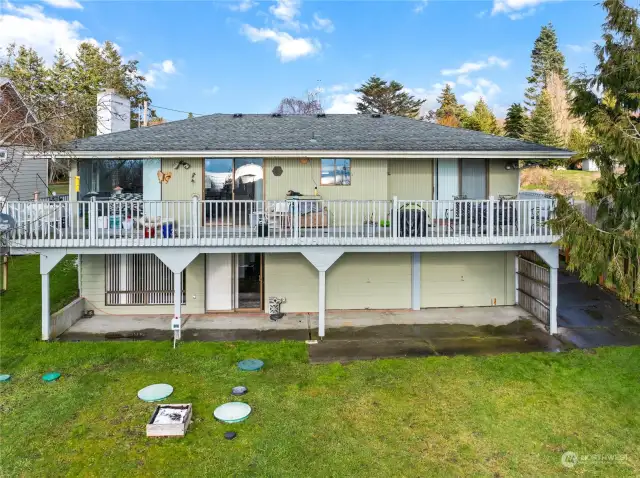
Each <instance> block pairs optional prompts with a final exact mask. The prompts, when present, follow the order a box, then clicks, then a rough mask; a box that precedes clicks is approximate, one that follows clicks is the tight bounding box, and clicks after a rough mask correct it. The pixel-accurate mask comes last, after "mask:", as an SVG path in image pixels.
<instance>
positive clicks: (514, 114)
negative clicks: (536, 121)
mask: <svg viewBox="0 0 640 478" xmlns="http://www.w3.org/2000/svg"><path fill="white" fill-rule="evenodd" d="M528 120H529V118H528V117H527V114H526V113H525V109H524V108H523V107H522V105H521V104H520V103H513V104H512V105H511V106H510V107H509V109H508V110H507V118H506V120H505V122H504V132H505V136H507V137H509V138H516V139H523V138H524V137H525V136H526V134H527V122H528Z"/></svg>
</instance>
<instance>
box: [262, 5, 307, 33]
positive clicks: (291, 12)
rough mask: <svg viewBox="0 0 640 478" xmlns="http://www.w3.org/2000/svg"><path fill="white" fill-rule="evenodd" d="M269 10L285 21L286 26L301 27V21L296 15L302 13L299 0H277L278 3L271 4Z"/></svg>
mask: <svg viewBox="0 0 640 478" xmlns="http://www.w3.org/2000/svg"><path fill="white" fill-rule="evenodd" d="M269 11H270V12H271V14H272V15H273V16H274V17H276V18H277V19H278V20H280V21H281V22H282V23H284V26H286V27H291V28H294V29H296V30H297V29H299V28H300V23H299V22H298V21H297V20H296V17H297V16H298V15H300V1H299V0H277V4H276V5H272V6H270V7H269Z"/></svg>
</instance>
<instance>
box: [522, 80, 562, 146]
mask: <svg viewBox="0 0 640 478" xmlns="http://www.w3.org/2000/svg"><path fill="white" fill-rule="evenodd" d="M526 139H527V140H528V141H532V142H534V143H539V144H544V145H546V146H556V147H561V146H562V138H561V137H560V135H558V133H557V132H556V130H555V127H554V122H553V112H552V111H551V102H550V99H549V94H548V93H547V90H543V91H542V93H541V94H540V96H539V97H538V101H537V103H536V108H535V109H534V110H533V113H531V119H530V121H529V127H528V128H527V135H526Z"/></svg>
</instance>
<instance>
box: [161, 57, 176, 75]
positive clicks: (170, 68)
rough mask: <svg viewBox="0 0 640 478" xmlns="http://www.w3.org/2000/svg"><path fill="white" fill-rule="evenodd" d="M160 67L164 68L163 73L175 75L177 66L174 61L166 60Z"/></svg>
mask: <svg viewBox="0 0 640 478" xmlns="http://www.w3.org/2000/svg"><path fill="white" fill-rule="evenodd" d="M160 66H161V67H162V71H164V72H165V73H166V74H168V75H173V74H174V73H175V72H176V66H175V65H174V64H173V61H172V60H164V61H163V62H162V63H161V64H160Z"/></svg>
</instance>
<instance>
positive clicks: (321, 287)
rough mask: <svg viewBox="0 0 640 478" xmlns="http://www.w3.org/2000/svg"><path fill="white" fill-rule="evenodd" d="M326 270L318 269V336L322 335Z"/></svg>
mask: <svg viewBox="0 0 640 478" xmlns="http://www.w3.org/2000/svg"><path fill="white" fill-rule="evenodd" d="M326 300H327V293H326V272H325V271H318V336H319V337H320V338H323V337H324V330H325V309H326Z"/></svg>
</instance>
